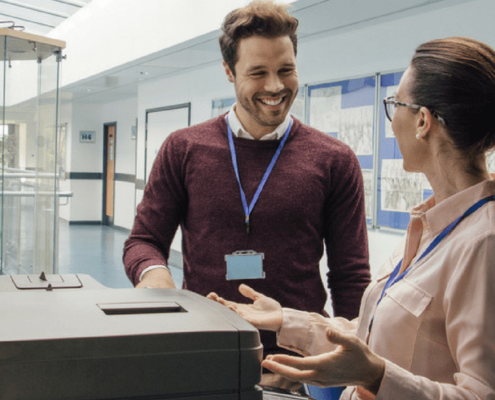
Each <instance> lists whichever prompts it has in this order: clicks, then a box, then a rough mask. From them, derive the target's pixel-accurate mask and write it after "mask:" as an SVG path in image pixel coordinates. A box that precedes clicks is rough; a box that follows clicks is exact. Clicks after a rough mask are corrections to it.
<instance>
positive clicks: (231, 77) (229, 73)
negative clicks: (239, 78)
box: [223, 61, 235, 83]
mask: <svg viewBox="0 0 495 400" xmlns="http://www.w3.org/2000/svg"><path fill="white" fill-rule="evenodd" d="M223 67H224V68H225V73H226V74H227V79H228V80H229V82H230V83H234V80H235V76H234V73H233V72H232V71H231V69H230V67H229V66H228V64H227V63H226V62H225V61H224V62H223Z"/></svg>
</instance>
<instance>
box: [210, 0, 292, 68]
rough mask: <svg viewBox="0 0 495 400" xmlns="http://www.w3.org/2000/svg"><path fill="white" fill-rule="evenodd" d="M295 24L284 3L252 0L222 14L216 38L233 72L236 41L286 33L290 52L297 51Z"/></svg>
mask: <svg viewBox="0 0 495 400" xmlns="http://www.w3.org/2000/svg"><path fill="white" fill-rule="evenodd" d="M298 24H299V22H298V20H297V19H296V18H294V17H293V16H291V15H290V14H289V12H288V11H287V5H282V4H275V3H274V2H273V1H272V0H254V1H253V2H252V3H250V4H248V5H247V6H246V7H242V8H238V9H236V10H234V11H232V12H230V13H229V14H228V15H227V16H226V17H225V20H224V21H223V24H222V31H223V33H222V35H221V36H220V38H219V42H220V49H221V51H222V56H223V60H224V61H225V62H226V63H227V65H228V66H229V68H230V70H231V71H232V73H233V74H234V76H235V64H236V63H237V48H238V47H239V42H240V40H241V39H244V38H247V37H250V36H253V35H259V36H263V37H266V38H275V37H280V36H286V35H287V36H289V37H290V40H291V41H292V45H293V47H294V55H297V33H296V31H297V26H298Z"/></svg>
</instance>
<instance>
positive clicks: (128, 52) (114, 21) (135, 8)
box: [48, 0, 294, 85]
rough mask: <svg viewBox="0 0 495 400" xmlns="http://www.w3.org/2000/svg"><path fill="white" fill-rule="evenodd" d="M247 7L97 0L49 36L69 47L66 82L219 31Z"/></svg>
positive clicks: (230, 1)
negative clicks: (227, 18) (237, 10)
mask: <svg viewBox="0 0 495 400" xmlns="http://www.w3.org/2000/svg"><path fill="white" fill-rule="evenodd" d="M292 1H294V0H289V1H287V2H289V3H291V2H292ZM246 3H248V0H214V1H205V0H167V1H164V0H146V1H136V0H93V1H92V2H91V3H89V4H88V5H87V6H86V7H84V8H83V9H82V10H81V11H79V12H77V13H75V14H73V15H72V16H71V17H69V18H68V19H67V20H65V21H64V22H62V23H61V24H60V25H59V26H58V27H57V28H55V29H54V30H52V31H51V32H50V34H49V35H48V36H50V37H51V38H54V39H59V40H63V41H65V42H66V43H67V49H66V50H65V51H64V54H66V55H67V60H66V61H65V62H64V68H65V69H66V71H65V72H64V74H63V76H62V84H63V85H68V84H70V83H73V82H77V81H79V80H81V79H85V78H87V77H90V76H92V75H95V74H97V73H100V72H101V71H105V70H108V69H111V68H114V67H118V66H119V65H122V64H126V63H128V62H131V61H133V60H135V59H138V58H140V57H144V56H147V55H149V54H152V53H155V52H157V51H159V50H162V49H164V48H168V47H172V46H174V45H176V44H179V43H182V42H184V41H187V40H190V39H193V38H195V37H197V36H200V35H203V34H206V33H208V32H211V31H214V30H216V29H218V28H219V27H220V25H221V23H222V20H223V18H224V17H225V15H227V13H228V12H230V11H231V10H233V9H235V8H238V7H242V6H244V5H245V4H246ZM191 10H194V12H191ZM81 66H84V68H81Z"/></svg>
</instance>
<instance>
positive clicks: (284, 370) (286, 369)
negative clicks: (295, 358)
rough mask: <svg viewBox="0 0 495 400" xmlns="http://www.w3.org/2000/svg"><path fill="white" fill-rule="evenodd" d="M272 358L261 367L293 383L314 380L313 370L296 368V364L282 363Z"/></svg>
mask: <svg viewBox="0 0 495 400" xmlns="http://www.w3.org/2000/svg"><path fill="white" fill-rule="evenodd" d="M276 360H277V358H272V359H266V360H264V361H263V362H262V364H261V365H262V366H263V367H264V368H266V369H269V370H270V371H272V372H273V373H276V374H280V375H283V376H285V377H286V378H288V379H290V380H293V381H302V382H308V381H312V380H313V378H314V370H312V369H305V368H298V367H297V364H290V363H285V362H282V361H281V359H278V361H276Z"/></svg>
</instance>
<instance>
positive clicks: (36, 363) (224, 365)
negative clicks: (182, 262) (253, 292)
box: [0, 274, 263, 400]
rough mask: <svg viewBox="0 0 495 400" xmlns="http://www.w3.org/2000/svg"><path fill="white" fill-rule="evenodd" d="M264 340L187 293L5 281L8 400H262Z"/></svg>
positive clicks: (3, 384) (0, 333)
mask: <svg viewBox="0 0 495 400" xmlns="http://www.w3.org/2000/svg"><path fill="white" fill-rule="evenodd" d="M261 358H262V347H261V344H260V341H259V334H258V331H257V330H256V329H255V328H254V327H253V326H251V325H250V324H248V323H247V322H246V321H244V320H243V319H242V318H240V317H239V316H238V315H236V314H235V313H234V312H232V311H231V310H229V309H227V308H226V307H223V306H221V305H220V304H218V303H215V302H213V301H211V300H208V299H206V298H204V297H202V296H199V295H197V294H195V293H192V292H189V291H187V290H172V289H139V290H138V289H108V288H106V287H104V286H102V285H100V284H99V283H98V282H96V281H95V280H93V279H92V278H91V277H89V276H88V275H45V274H41V275H40V276H35V275H13V276H0V398H1V399H2V400H10V399H15V400H59V399H60V400H62V399H63V400H70V399H81V400H106V399H125V400H131V399H149V400H151V399H154V400H161V399H177V400H179V399H180V400H261V399H262V398H263V393H262V391H261V388H259V386H257V384H258V382H259V380H260V377H261V367H260V363H261Z"/></svg>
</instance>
